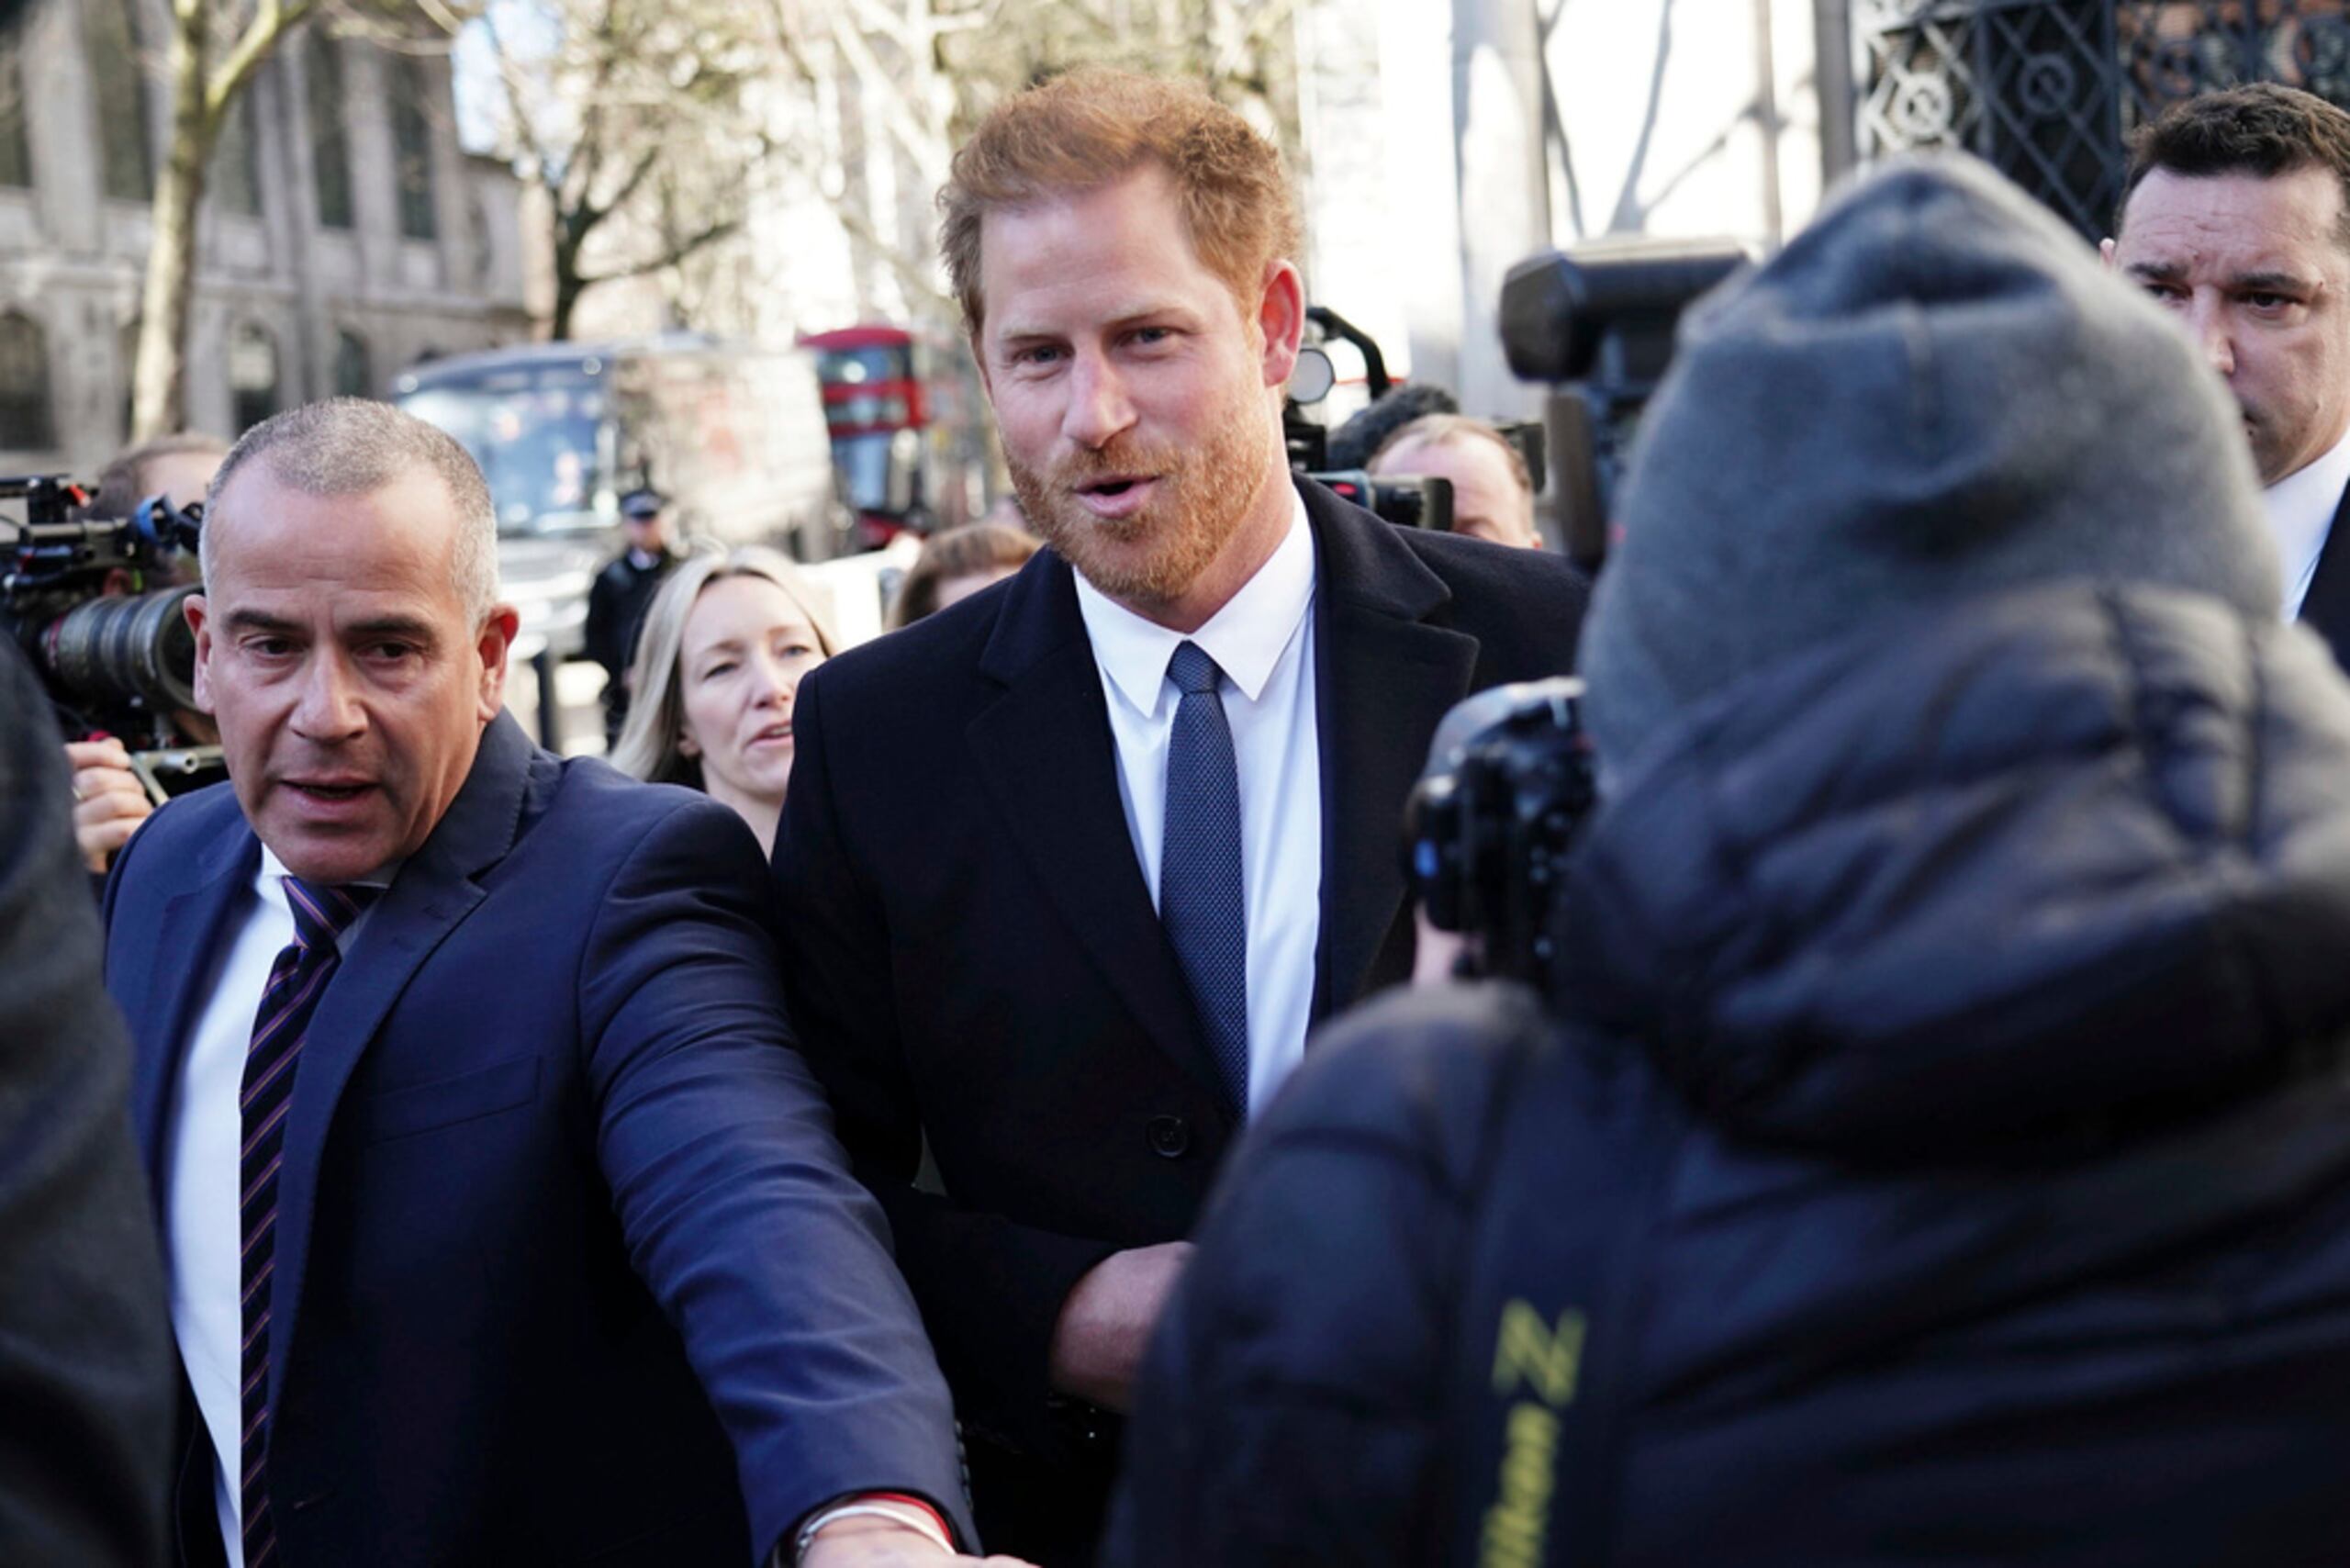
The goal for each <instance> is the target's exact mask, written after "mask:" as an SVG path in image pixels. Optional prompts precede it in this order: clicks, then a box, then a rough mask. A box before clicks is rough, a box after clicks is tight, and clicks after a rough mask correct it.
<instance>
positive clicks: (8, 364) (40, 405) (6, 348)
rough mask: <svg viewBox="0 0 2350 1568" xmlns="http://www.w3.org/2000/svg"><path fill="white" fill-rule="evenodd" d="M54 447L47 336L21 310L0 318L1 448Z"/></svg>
mask: <svg viewBox="0 0 2350 1568" xmlns="http://www.w3.org/2000/svg"><path fill="white" fill-rule="evenodd" d="M56 444H57V427H56V425H55V423H54V422H53V421H52V420H50V415H49V337H48V334H47V333H45V332H43V331H42V330H40V323H39V322H38V321H36V320H34V319H32V318H31V317H29V316H27V315H25V314H24V313H23V312H21V311H17V310H11V311H9V312H8V313H7V314H6V315H5V316H0V447H6V449H7V450H9V451H11V452H45V451H47V450H48V449H49V448H50V447H52V446H55V445H56Z"/></svg>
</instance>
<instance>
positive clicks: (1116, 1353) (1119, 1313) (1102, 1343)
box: [1050, 1241, 1192, 1412]
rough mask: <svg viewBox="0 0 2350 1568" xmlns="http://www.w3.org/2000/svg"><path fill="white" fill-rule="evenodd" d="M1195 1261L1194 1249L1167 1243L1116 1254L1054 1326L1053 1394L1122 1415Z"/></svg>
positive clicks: (1084, 1282) (1090, 1274)
mask: <svg viewBox="0 0 2350 1568" xmlns="http://www.w3.org/2000/svg"><path fill="white" fill-rule="evenodd" d="M1191 1260H1192V1244H1191V1243H1190V1242H1188V1241H1169V1242H1166V1243H1164V1244H1162V1245H1160V1246H1158V1247H1137V1248H1134V1249H1129V1250H1127V1251H1125V1252H1113V1253H1112V1254H1110V1256H1108V1257H1107V1258H1104V1259H1102V1261H1100V1262H1099V1263H1096V1264H1095V1265H1094V1266H1093V1267H1092V1268H1091V1270H1089V1271H1087V1273H1086V1275H1085V1277H1084V1278H1083V1279H1081V1280H1080V1281H1078V1282H1077V1288H1076V1289H1075V1290H1072V1291H1071V1292H1069V1300H1067V1301H1065V1302H1063V1303H1062V1304H1061V1316H1060V1321H1059V1322H1058V1323H1057V1324H1055V1325H1054V1326H1053V1351H1052V1360H1051V1366H1050V1376H1051V1378H1052V1381H1053V1386H1054V1387H1055V1388H1057V1389H1058V1390H1060V1391H1061V1392H1062V1393H1063V1394H1072V1395H1074V1396H1075V1397H1077V1398H1079V1399H1082V1400H1084V1401H1085V1402H1086V1403H1088V1404H1090V1405H1099V1406H1102V1408H1103V1409H1105V1410H1117V1411H1121V1412H1123V1411H1124V1410H1125V1407H1126V1403H1127V1401H1128V1399H1129V1398H1130V1397H1131V1396H1132V1394H1133V1392H1134V1382H1135V1373H1136V1371H1138V1370H1139V1369H1140V1368H1141V1366H1142V1353H1143V1349H1144V1347H1146V1346H1147V1345H1148V1344H1149V1343H1150V1330H1151V1328H1152V1327H1153V1326H1154V1325H1155V1324H1157V1323H1158V1313H1159V1309H1160V1308H1161V1307H1163V1306H1165V1305H1167V1293H1168V1292H1169V1291H1171V1290H1173V1289H1174V1288H1175V1282H1176V1280H1177V1279H1179V1278H1181V1275H1182V1272H1183V1265H1184V1264H1186V1263H1188V1262H1190V1261H1191Z"/></svg>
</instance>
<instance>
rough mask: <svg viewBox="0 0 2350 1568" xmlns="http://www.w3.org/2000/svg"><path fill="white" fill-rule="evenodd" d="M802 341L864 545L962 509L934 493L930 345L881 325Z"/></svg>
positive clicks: (924, 529) (834, 457) (845, 493)
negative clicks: (811, 359)
mask: <svg viewBox="0 0 2350 1568" xmlns="http://www.w3.org/2000/svg"><path fill="white" fill-rule="evenodd" d="M799 343H801V348H809V351H811V353H813V355H815V376H818V381H820V383H822V388H825V425H827V428H830V432H832V465H834V468H836V470H839V475H841V496H844V498H846V500H848V506H851V508H853V510H856V515H857V527H860V532H863V533H865V543H872V545H881V543H889V541H890V538H893V536H895V533H898V532H900V529H914V532H928V529H931V527H933V524H935V520H937V512H940V510H947V512H961V510H964V508H961V506H957V503H954V498H947V496H940V494H937V485H935V479H937V475H935V473H933V470H935V465H937V461H935V444H937V442H935V428H933V425H935V414H937V407H935V402H937V399H935V395H933V386H931V378H928V376H926V369H928V366H926V360H931V353H928V345H926V343H922V341H919V339H916V336H914V334H912V331H907V330H902V327H881V324H867V327H844V330H839V331H813V334H806V336H801V339H799ZM940 500H947V508H940Z"/></svg>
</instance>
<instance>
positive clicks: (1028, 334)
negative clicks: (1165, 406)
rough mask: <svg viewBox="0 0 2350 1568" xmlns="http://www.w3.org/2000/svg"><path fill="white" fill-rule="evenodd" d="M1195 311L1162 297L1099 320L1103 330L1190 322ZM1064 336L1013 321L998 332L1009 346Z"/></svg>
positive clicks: (1053, 331)
mask: <svg viewBox="0 0 2350 1568" xmlns="http://www.w3.org/2000/svg"><path fill="white" fill-rule="evenodd" d="M1198 315H1199V312H1198V311H1196V310H1194V309H1192V308H1191V307H1190V306H1188V305H1182V304H1179V303H1178V302H1176V301H1174V300H1171V299H1163V300H1159V301H1157V302H1155V303H1146V304H1141V305H1131V306H1128V307H1126V308H1125V309H1122V310H1119V311H1116V312H1114V313H1113V314H1112V315H1111V316H1110V317H1109V318H1108V319H1106V320H1104V321H1103V322H1102V330H1105V331H1112V332H1116V331H1123V330H1126V329H1128V328H1131V327H1136V326H1140V325H1141V324H1142V323H1144V322H1146V321H1156V320H1170V319H1171V320H1181V321H1185V322H1189V321H1192V320H1194V319H1197V317H1198ZM1066 336H1068V334H1067V333H1065V332H1059V331H1056V330H1051V329H1049V328H1045V327H1024V326H1021V325H1019V324H1018V323H1016V322H1015V323H1014V324H1013V325H1011V326H1008V327H1005V328H1004V329H1002V331H1001V332H1000V333H998V335H997V341H998V342H1000V343H1002V344H1003V345H1005V346H1010V345H1011V344H1013V343H1028V342H1057V341H1058V340H1060V339H1061V338H1063V337H1066Z"/></svg>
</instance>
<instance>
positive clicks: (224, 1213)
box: [163, 846, 375, 1568]
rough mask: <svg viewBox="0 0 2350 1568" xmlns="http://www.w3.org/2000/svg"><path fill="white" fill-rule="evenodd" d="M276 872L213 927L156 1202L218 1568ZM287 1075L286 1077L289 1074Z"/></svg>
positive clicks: (227, 1520)
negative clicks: (215, 1513) (248, 1142)
mask: <svg viewBox="0 0 2350 1568" xmlns="http://www.w3.org/2000/svg"><path fill="white" fill-rule="evenodd" d="M284 876H285V866H284V865H283V864H282V863H281V862H280V861H279V860H278V858H277V857H276V856H274V855H273V854H271V853H270V852H269V849H268V848H267V846H263V849H262V852H261V869H260V870H259V871H258V872H257V873H255V875H254V877H253V882H252V890H251V892H250V894H249V896H248V897H247V898H246V900H245V902H244V904H243V907H242V909H241V912H232V913H231V914H230V917H229V922H228V924H226V925H225V926H224V927H223V928H222V933H221V940H222V941H223V942H224V943H225V944H226V946H223V947H221V948H220V949H219V950H218V951H219V953H220V955H221V956H220V966H219V969H218V973H217V976H216V978H215V979H214V980H213V984H212V995H211V998H210V1000H208V1001H207V1002H205V1004H204V1008H203V1011H202V1012H201V1013H199V1014H197V1015H196V1032H195V1034H194V1035H192V1036H190V1037H189V1040H188V1047H187V1055H186V1057H185V1058H184V1059H183V1060H182V1061H181V1063H180V1081H179V1092H178V1094H177V1095H176V1097H175V1098H174V1100H173V1105H174V1107H175V1109H174V1111H173V1116H172V1126H171V1127H170V1128H169V1129H168V1131H167V1133H166V1135H165V1144H164V1151H163V1159H164V1169H165V1170H168V1171H169V1172H170V1182H171V1186H170V1190H169V1192H168V1193H166V1195H165V1197H164V1200H163V1205H164V1215H165V1218H166V1219H167V1221H168V1222H169V1226H170V1231H171V1275H172V1328H173V1332H174V1333H175V1334H176V1335H177V1337H178V1339H179V1347H180V1360H181V1361H182V1362H183V1363H184V1364H185V1366H186V1368H187V1381H188V1386H189V1387H190V1388H191V1389H193V1390H194V1391H195V1393H196V1409H197V1411H198V1412H199V1413H201V1414H202V1416H203V1417H204V1426H205V1429H206V1430H207V1432H209V1433H210V1434H211V1436H212V1449H213V1452H214V1454H215V1455H216V1456H217V1457H218V1461H219V1464H218V1469H217V1473H216V1475H215V1479H214V1485H213V1501H214V1503H215V1505H216V1506H218V1510H219V1515H220V1534H221V1537H222V1539H223V1540H224V1541H225V1542H226V1543H227V1545H228V1548H229V1568H244V1560H245V1547H244V1539H243V1532H242V1530H241V1524H240V1519H239V1505H240V1502H241V1499H240V1497H239V1491H240V1489H239V1488H238V1487H237V1486H234V1485H232V1484H230V1482H231V1480H232V1478H234V1477H237V1476H239V1475H240V1474H241V1473H242V1472H241V1456H240V1453H239V1447H240V1441H241V1438H242V1436H243V1428H242V1427H241V1424H240V1423H241V1416H242V1407H243V1402H242V1400H241V1397H240V1394H241V1376H240V1372H241V1364H242V1361H243V1350H244V1293H243V1291H242V1289H241V1259H242V1256H243V1252H244V1237H243V1235H242V1225H241V1220H240V1218H239V1213H238V1210H239V1202H238V1200H239V1191H238V1179H239V1175H240V1170H239V1161H240V1156H241V1152H242V1150H243V1148H244V1118H243V1116H242V1115H241V1114H239V1112H238V1109H237V1099H238V1092H239V1090H240V1088H241V1084H242V1082H243V1080H244V1073H245V1052H246V1050H247V1049H248V1047H251V1046H252V1034H253V1014H255V1013H256V1012H258V1011H259V1010H260V1007H261V993H262V992H263V991H264V990H266V989H267V988H268V985H269V970H270V966H271V965H272V964H274V963H275V962H276V961H277V955H278V954H279V953H280V952H281V951H282V950H284V948H285V946H286V945H287V944H288V943H290V942H292V941H293V940H294V915H293V913H292V912H291V911H290V910H288V909H287V908H286V904H285V883H284V882H283V881H282V880H280V879H281V878H283V877H284ZM369 880H371V881H373V880H375V879H373V878H371V879H369ZM367 920H368V916H367V914H366V913H361V914H360V916H359V918H358V919H357V920H356V921H354V922H353V923H352V924H351V925H350V926H349V927H348V928H347V929H346V930H345V931H344V932H343V934H342V935H341V939H340V940H339V941H338V942H337V943H336V944H335V946H337V947H338V948H340V949H341V951H342V952H343V953H344V954H345V955H348V954H349V953H350V952H351V946H352V943H353V941H354V940H355V939H356V938H357V937H358V935H359V934H360V932H361V931H363V930H364V928H365V926H366V924H367ZM296 1071H297V1073H298V1072H299V1071H300V1068H299V1067H298V1066H297V1068H296ZM298 1081H299V1080H298V1079H297V1083H298Z"/></svg>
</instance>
